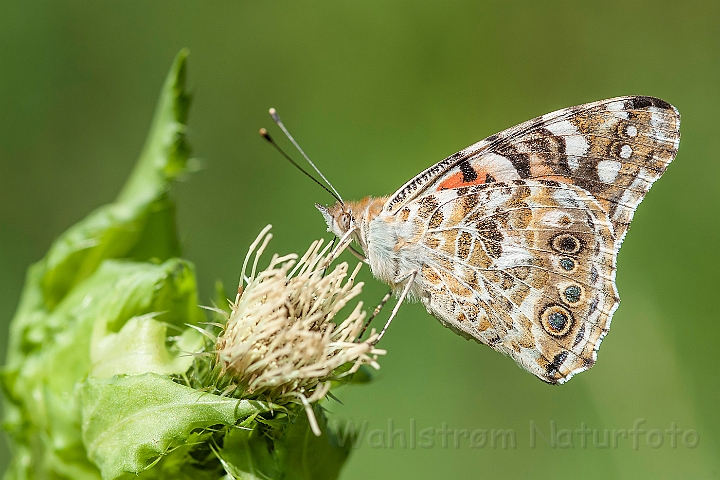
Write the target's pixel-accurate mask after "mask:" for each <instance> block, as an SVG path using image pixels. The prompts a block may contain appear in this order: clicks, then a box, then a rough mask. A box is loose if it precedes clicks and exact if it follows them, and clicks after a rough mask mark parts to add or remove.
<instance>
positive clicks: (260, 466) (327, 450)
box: [219, 405, 351, 480]
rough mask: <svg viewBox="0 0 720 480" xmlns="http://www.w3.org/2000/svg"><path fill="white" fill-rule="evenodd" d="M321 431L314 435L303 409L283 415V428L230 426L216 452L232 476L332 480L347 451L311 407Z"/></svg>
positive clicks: (318, 410) (317, 409)
mask: <svg viewBox="0 0 720 480" xmlns="http://www.w3.org/2000/svg"><path fill="white" fill-rule="evenodd" d="M314 412H315V416H316V418H317V420H318V425H319V426H320V429H321V430H322V435H320V436H319V437H317V436H315V434H314V433H313V431H312V429H311V428H310V423H309V422H308V418H307V415H306V414H305V411H304V410H303V409H299V412H296V414H294V415H291V416H290V417H289V418H290V419H292V421H288V420H287V419H285V421H284V422H283V424H284V426H283V428H277V427H275V428H267V427H266V423H265V422H255V423H254V424H253V425H252V426H251V428H250V429H249V430H232V431H230V432H229V433H228V435H227V436H226V437H225V442H224V444H223V448H222V449H221V450H220V452H219V455H220V457H221V458H222V460H223V462H224V464H225V465H226V469H227V471H228V473H229V474H231V475H233V477H234V478H242V479H243V480H245V479H252V480H255V479H257V480H267V479H275V480H333V479H335V478H337V477H338V475H339V473H340V469H341V468H342V466H343V464H344V463H345V461H346V460H347V457H348V455H349V454H350V448H351V446H350V444H348V445H347V446H344V447H341V446H339V445H338V441H337V437H336V436H335V433H334V432H333V431H332V430H331V429H329V428H328V426H327V422H326V420H325V414H324V413H323V410H322V408H321V407H319V406H317V405H316V406H315V408H314Z"/></svg>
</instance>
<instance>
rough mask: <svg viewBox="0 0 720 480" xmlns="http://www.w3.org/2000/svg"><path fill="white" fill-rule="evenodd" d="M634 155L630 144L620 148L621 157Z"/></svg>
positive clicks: (626, 157)
mask: <svg viewBox="0 0 720 480" xmlns="http://www.w3.org/2000/svg"><path fill="white" fill-rule="evenodd" d="M630 155H632V147H631V146H630V145H623V146H622V147H621V148H620V158H625V159H628V158H630Z"/></svg>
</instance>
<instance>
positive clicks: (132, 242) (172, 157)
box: [41, 50, 190, 309]
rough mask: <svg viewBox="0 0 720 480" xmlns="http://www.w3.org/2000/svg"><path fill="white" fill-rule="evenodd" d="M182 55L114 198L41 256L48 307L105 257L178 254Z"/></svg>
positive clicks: (183, 146) (184, 103)
mask: <svg viewBox="0 0 720 480" xmlns="http://www.w3.org/2000/svg"><path fill="white" fill-rule="evenodd" d="M186 58H187V51H186V50H183V51H181V52H180V53H179V54H178V55H177V57H176V58H175V61H174V63H173V66H172V68H171V70H170V73H169V74H168V77H167V80H166V81H165V85H164V87H163V90H162V93H161V95H160V99H159V101H158V105H157V108H156V110H155V118H154V119H153V123H152V127H151V129H150V133H149V135H148V139H147V141H146V143H145V146H144V148H143V150H142V153H141V154H140V157H139V159H138V162H137V164H136V166H135V169H134V170H133V173H132V174H131V176H130V178H129V179H128V181H127V182H126V184H125V186H124V187H123V189H122V191H121V192H120V194H119V196H118V198H117V200H116V201H115V202H114V203H112V204H110V205H106V206H103V207H101V208H99V209H98V210H96V211H95V212H93V213H91V214H90V215H89V216H88V217H87V218H86V219H84V220H82V221H81V222H79V223H77V224H76V225H74V226H73V227H71V228H70V229H69V230H68V231H67V232H65V233H64V234H63V235H61V236H60V238H58V240H57V241H56V242H55V243H54V244H53V246H52V247H51V248H50V251H49V252H48V254H47V256H46V257H45V259H44V263H45V270H46V271H45V274H44V276H43V278H42V280H41V284H42V291H43V296H44V299H45V303H46V305H47V307H48V308H49V309H52V308H53V307H55V306H56V305H57V304H58V303H59V302H60V301H61V300H62V298H63V297H64V296H65V295H66V294H67V293H68V292H69V291H70V290H71V289H72V287H73V286H74V285H76V284H77V283H78V282H80V281H81V280H83V279H84V278H87V277H88V276H90V275H91V274H92V272H93V271H95V269H96V268H97V267H98V265H100V262H102V261H103V260H104V259H106V258H131V259H135V260H149V259H152V258H157V259H158V260H160V261H163V260H167V259H168V258H170V257H174V256H178V255H179V254H180V245H179V243H178V240H177V237H176V234H175V207H174V205H173V203H172V202H171V201H170V199H169V197H168V191H169V189H170V182H171V181H172V180H174V179H175V178H176V177H177V176H178V175H179V174H180V173H182V172H183V171H185V169H186V167H187V159H188V153H189V147H188V145H187V141H186V139H185V130H186V125H185V123H186V121H187V113H188V107H189V104H190V99H189V96H188V95H187V93H186V92H185V76H186Z"/></svg>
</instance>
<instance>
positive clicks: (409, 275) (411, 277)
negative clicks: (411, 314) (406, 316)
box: [374, 270, 418, 343]
mask: <svg viewBox="0 0 720 480" xmlns="http://www.w3.org/2000/svg"><path fill="white" fill-rule="evenodd" d="M417 275H418V271H417V270H412V271H410V272H408V273H406V274H405V275H402V276H401V277H399V278H397V279H396V281H395V283H401V282H403V281H405V280H407V283H406V284H405V288H403V291H402V293H401V294H400V298H398V301H397V303H396V304H395V307H394V308H393V309H392V312H391V313H390V318H388V321H387V323H385V326H384V327H383V329H382V330H380V335H378V337H377V340H375V342H374V343H377V342H379V341H380V339H381V338H382V337H383V335H385V331H386V330H387V329H388V327H389V326H390V322H392V321H393V318H395V315H397V312H398V310H400V305H402V303H403V301H405V298H406V297H407V296H408V293H410V288H411V287H412V285H413V283H414V282H415V278H417Z"/></svg>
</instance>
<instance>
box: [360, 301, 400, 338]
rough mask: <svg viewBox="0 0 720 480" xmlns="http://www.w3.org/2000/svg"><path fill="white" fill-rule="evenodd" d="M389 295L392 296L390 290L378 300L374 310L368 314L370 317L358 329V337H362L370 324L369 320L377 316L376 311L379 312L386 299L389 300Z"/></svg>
mask: <svg viewBox="0 0 720 480" xmlns="http://www.w3.org/2000/svg"><path fill="white" fill-rule="evenodd" d="M391 296H392V290H390V291H389V292H388V293H387V294H385V296H384V297H383V298H382V300H380V303H379V304H378V306H377V307H375V310H374V311H373V313H372V315H370V318H368V319H367V322H365V325H364V326H363V329H362V330H361V331H360V335H358V338H359V337H362V335H363V333H365V330H367V328H368V327H369V326H370V322H372V321H373V319H374V318H375V317H377V315H378V313H380V310H382V309H383V307H384V306H385V304H386V303H387V301H388V300H390V297H391Z"/></svg>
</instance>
